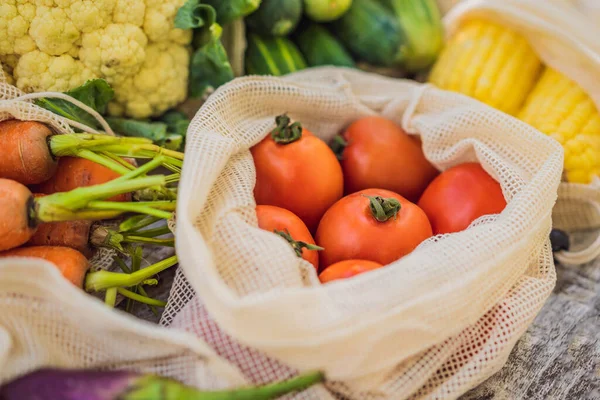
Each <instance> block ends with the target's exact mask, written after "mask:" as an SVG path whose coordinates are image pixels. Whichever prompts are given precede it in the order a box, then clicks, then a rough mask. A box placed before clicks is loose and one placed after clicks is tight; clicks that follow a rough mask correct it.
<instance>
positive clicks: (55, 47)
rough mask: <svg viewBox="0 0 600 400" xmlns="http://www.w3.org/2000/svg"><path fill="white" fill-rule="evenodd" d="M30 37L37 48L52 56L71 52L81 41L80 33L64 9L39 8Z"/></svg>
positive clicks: (32, 24) (32, 22)
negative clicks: (79, 40) (77, 42)
mask: <svg viewBox="0 0 600 400" xmlns="http://www.w3.org/2000/svg"><path fill="white" fill-rule="evenodd" d="M29 35H31V37H32V38H33V40H34V41H35V43H36V44H37V47H38V48H39V49H40V50H42V51H43V52H45V53H48V54H50V55H60V54H64V53H67V52H69V50H71V48H72V47H73V44H74V43H75V42H76V41H77V39H79V31H78V30H77V28H76V27H75V24H73V22H72V21H71V20H70V19H69V17H68V16H67V13H66V12H65V10H63V9H62V8H56V7H53V8H50V7H38V8H37V13H36V16H35V18H33V21H31V27H30V29H29Z"/></svg>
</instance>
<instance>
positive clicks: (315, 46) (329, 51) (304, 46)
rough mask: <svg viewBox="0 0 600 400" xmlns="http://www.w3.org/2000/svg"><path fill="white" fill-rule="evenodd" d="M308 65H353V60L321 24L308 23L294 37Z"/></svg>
mask: <svg viewBox="0 0 600 400" xmlns="http://www.w3.org/2000/svg"><path fill="white" fill-rule="evenodd" d="M296 44H297V45H298V47H299V48H300V51H301V52H302V54H303V55H304V57H305V58H306V62H307V63H308V65H309V66H311V67H315V66H318V65H337V66H341V67H354V66H355V65H354V60H352V57H351V56H350V54H348V51H346V49H345V48H344V46H342V44H341V43H340V42H339V41H338V40H337V39H336V38H335V37H334V36H333V35H332V34H331V33H329V32H328V31H327V29H325V28H324V27H323V26H321V25H317V24H309V25H308V27H307V28H306V29H304V30H302V31H301V32H300V33H299V34H298V35H297V38H296Z"/></svg>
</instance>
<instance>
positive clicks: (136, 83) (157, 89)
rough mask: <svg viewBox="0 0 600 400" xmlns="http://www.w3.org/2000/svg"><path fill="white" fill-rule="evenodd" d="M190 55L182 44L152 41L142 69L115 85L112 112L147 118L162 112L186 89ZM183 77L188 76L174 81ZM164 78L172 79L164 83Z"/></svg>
mask: <svg viewBox="0 0 600 400" xmlns="http://www.w3.org/2000/svg"><path fill="white" fill-rule="evenodd" d="M189 58H190V55H189V52H188V51H187V50H186V49H184V48H183V47H180V46H173V45H167V44H165V43H155V44H150V45H149V46H148V47H147V48H146V59H145V61H144V65H142V67H141V69H140V71H139V72H138V73H137V74H135V75H134V76H132V77H130V78H128V79H125V80H124V81H122V82H120V83H117V84H116V85H115V86H114V89H115V101H114V102H112V103H111V104H109V112H110V113H111V114H113V115H128V116H131V117H134V118H144V117H145V116H147V115H159V114H162V113H163V112H165V111H166V110H167V109H168V108H169V107H170V106H169V104H177V103H180V102H182V101H183V100H184V99H185V97H186V92H187V85H186V82H187V78H188V63H189ZM181 77H183V78H185V79H183V80H182V81H181V82H182V84H180V85H175V84H174V82H180V81H179V78H181ZM164 82H172V83H171V84H170V85H165V84H164Z"/></svg>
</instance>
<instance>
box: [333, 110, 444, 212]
mask: <svg viewBox="0 0 600 400" xmlns="http://www.w3.org/2000/svg"><path fill="white" fill-rule="evenodd" d="M341 136H342V137H343V139H344V140H345V142H346V143H347V145H346V146H345V148H344V150H343V152H342V153H341V161H340V162H341V164H342V170H343V171H344V185H345V188H344V192H345V193H346V194H349V193H354V192H357V191H359V190H364V189H368V188H374V187H376V188H381V189H387V190H391V191H392V192H395V193H398V194H399V195H401V196H403V197H405V198H406V199H408V200H410V201H413V202H416V201H417V200H418V199H419V196H421V194H422V193H423V191H424V190H425V188H426V187H427V185H428V184H429V182H431V180H432V179H433V178H434V177H435V176H436V175H437V174H438V170H437V169H436V168H435V167H434V166H433V165H431V163H430V162H429V161H427V159H426V158H425V154H423V149H422V148H421V141H420V140H419V139H418V138H417V137H414V136H410V135H408V134H407V133H406V132H405V131H404V130H403V129H402V128H401V127H400V126H398V125H396V124H395V123H394V122H393V121H390V120H388V119H385V118H382V117H377V116H373V117H365V118H361V119H359V120H357V121H355V122H353V123H352V124H351V125H350V126H349V127H348V128H347V129H346V131H345V132H344V133H343V134H342V135H341Z"/></svg>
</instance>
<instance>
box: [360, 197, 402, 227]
mask: <svg viewBox="0 0 600 400" xmlns="http://www.w3.org/2000/svg"><path fill="white" fill-rule="evenodd" d="M365 197H366V198H368V199H369V209H370V210H371V214H372V215H373V218H375V219H376V220H377V221H379V222H385V221H387V220H389V219H390V218H394V219H396V218H398V212H399V211H400V208H401V204H400V202H399V201H398V200H397V199H394V198H393V197H390V198H387V199H384V198H383V197H381V196H365Z"/></svg>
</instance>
